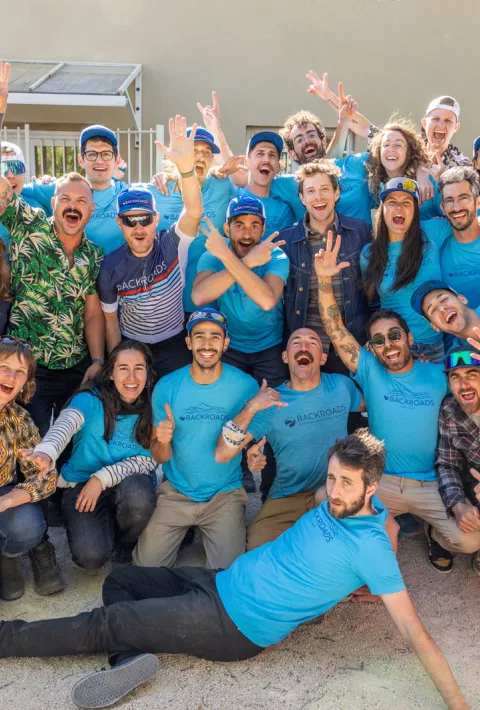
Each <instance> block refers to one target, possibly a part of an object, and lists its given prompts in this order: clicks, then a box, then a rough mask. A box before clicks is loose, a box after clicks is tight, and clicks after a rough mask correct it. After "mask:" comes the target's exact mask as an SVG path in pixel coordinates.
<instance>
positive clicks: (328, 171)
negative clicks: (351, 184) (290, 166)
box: [295, 159, 341, 195]
mask: <svg viewBox="0 0 480 710" xmlns="http://www.w3.org/2000/svg"><path fill="white" fill-rule="evenodd" d="M340 174H341V172H340V169H339V168H337V166H336V165H335V163H334V162H332V161H331V160H325V159H323V160H313V161H312V162H311V163H305V164H304V165H301V166H300V167H299V168H298V170H297V172H296V173H295V179H296V180H297V182H298V194H299V195H303V183H304V182H305V178H307V177H311V176H312V175H326V176H327V177H328V179H329V180H330V183H331V185H332V188H333V189H334V190H336V189H337V188H339V187H340V182H339V179H340Z"/></svg>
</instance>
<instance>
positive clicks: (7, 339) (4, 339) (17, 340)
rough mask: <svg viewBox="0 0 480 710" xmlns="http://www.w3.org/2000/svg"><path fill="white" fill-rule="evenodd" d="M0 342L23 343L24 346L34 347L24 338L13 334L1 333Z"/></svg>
mask: <svg viewBox="0 0 480 710" xmlns="http://www.w3.org/2000/svg"><path fill="white" fill-rule="evenodd" d="M0 343H5V345H23V347H25V348H28V350H31V349H32V346H31V345H30V343H27V341H26V340H23V339H22V338H15V337H14V336H13V335H0Z"/></svg>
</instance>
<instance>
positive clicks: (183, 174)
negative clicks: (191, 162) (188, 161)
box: [180, 168, 195, 178]
mask: <svg viewBox="0 0 480 710" xmlns="http://www.w3.org/2000/svg"><path fill="white" fill-rule="evenodd" d="M194 174H195V168H192V169H191V170H189V171H188V173H180V175H181V176H182V178H187V177H192V175H194Z"/></svg>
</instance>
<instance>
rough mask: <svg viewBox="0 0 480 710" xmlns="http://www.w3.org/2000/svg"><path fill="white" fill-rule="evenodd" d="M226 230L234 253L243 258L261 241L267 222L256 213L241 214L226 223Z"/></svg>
mask: <svg viewBox="0 0 480 710" xmlns="http://www.w3.org/2000/svg"><path fill="white" fill-rule="evenodd" d="M223 229H224V232H225V234H226V235H227V237H229V238H230V244H231V247H232V250H233V252H234V254H236V255H237V256H238V258H239V259H243V257H244V256H246V255H247V254H248V253H249V252H251V251H252V249H253V247H254V246H256V245H257V244H259V243H260V240H261V238H262V237H263V234H264V232H265V222H264V221H263V219H262V218H261V217H258V216H257V215H255V214H239V215H236V216H235V217H233V219H231V220H230V223H225V225H224V227H223Z"/></svg>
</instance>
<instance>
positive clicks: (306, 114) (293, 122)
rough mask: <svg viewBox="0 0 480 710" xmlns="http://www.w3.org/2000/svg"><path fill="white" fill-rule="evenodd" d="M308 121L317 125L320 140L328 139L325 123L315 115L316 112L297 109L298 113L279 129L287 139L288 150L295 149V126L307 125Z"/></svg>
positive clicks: (285, 139)
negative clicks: (293, 135) (293, 136)
mask: <svg viewBox="0 0 480 710" xmlns="http://www.w3.org/2000/svg"><path fill="white" fill-rule="evenodd" d="M308 123H311V124H312V126H315V129H316V131H317V133H318V137H319V138H320V140H322V141H323V140H326V137H327V134H326V133H325V129H324V127H323V124H322V122H321V120H320V119H319V118H318V116H315V114H313V113H311V111H304V110H303V109H302V110H301V111H297V113H294V114H292V115H291V116H289V117H288V118H287V119H286V121H285V123H284V124H283V128H281V129H280V130H279V133H280V135H281V136H282V138H283V140H284V141H285V145H286V146H287V148H288V150H293V149H294V148H293V141H292V131H293V129H294V128H295V126H306V125H307V124H308Z"/></svg>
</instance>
